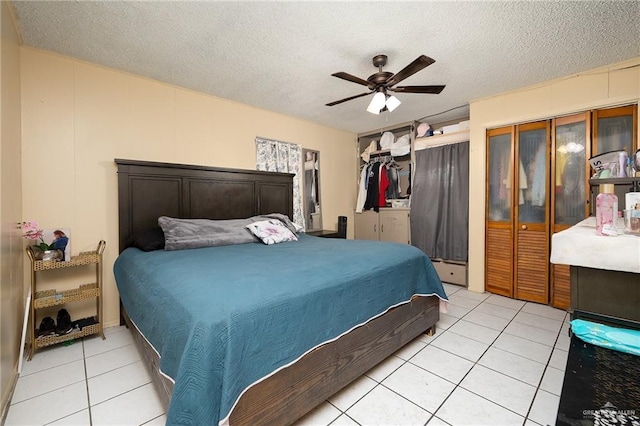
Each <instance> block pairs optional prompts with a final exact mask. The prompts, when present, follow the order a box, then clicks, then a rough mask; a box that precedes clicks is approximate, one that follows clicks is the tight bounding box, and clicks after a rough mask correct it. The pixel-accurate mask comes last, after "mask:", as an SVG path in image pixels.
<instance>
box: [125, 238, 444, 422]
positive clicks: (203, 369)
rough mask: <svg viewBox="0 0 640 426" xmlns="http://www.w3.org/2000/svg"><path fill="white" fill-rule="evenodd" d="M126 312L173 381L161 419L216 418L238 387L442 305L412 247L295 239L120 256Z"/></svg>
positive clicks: (433, 277)
mask: <svg viewBox="0 0 640 426" xmlns="http://www.w3.org/2000/svg"><path fill="white" fill-rule="evenodd" d="M114 273H115V277H116V282H117V285H118V290H119V292H120V297H121V300H122V302H123V304H124V306H125V308H126V310H127V313H128V315H129V317H130V319H131V320H132V322H133V323H134V324H135V326H136V327H137V328H138V329H139V330H140V332H141V333H142V334H143V335H144V336H145V338H146V339H147V340H148V342H149V343H150V344H151V345H152V346H153V347H154V349H155V350H156V351H157V352H158V354H159V356H160V368H161V371H162V373H163V374H165V375H166V376H168V377H169V378H171V379H172V380H173V381H174V383H175V384H174V390H173V394H172V397H171V402H170V404H169V407H168V410H167V423H168V424H177V423H180V424H182V423H186V424H216V423H218V422H220V421H224V420H225V419H226V418H227V417H228V415H229V413H230V412H231V410H232V409H233V406H234V404H235V403H236V401H237V400H238V398H239V397H240V396H241V394H242V392H243V391H244V390H245V389H247V388H248V387H250V386H251V385H252V384H254V383H256V382H258V381H260V380H262V379H263V378H265V377H267V376H269V375H270V374H273V373H274V372H275V371H277V370H279V369H281V368H283V367H285V366H287V365H290V364H292V363H294V362H295V361H296V360H297V359H299V358H300V357H301V356H302V355H304V354H305V353H307V352H309V351H310V350H312V349H313V348H315V347H317V346H319V345H321V344H323V343H326V342H329V341H332V340H334V339H336V338H337V337H339V336H341V335H343V334H345V333H346V332H348V331H350V330H351V329H353V328H355V327H357V326H360V325H362V324H365V323H366V322H367V321H369V320H371V319H372V318H375V317H377V316H379V315H381V314H383V313H385V312H386V311H387V310H389V309H390V308H391V307H394V306H398V305H401V304H403V303H408V302H409V301H410V300H411V297H412V296H414V295H435V296H437V297H439V298H441V299H442V300H446V295H445V292H444V289H443V287H442V283H441V281H440V279H439V278H438V275H437V274H436V272H435V270H434V269H433V266H432V265H431V261H430V260H429V258H428V257H427V256H426V255H425V254H424V253H423V252H422V251H420V250H419V249H417V248H415V247H412V246H408V245H404V244H395V243H384V242H377V241H361V240H342V239H327V238H319V237H313V236H308V235H300V236H299V240H298V241H291V242H286V243H281V244H276V245H271V246H267V245H263V244H260V243H250V244H239V245H233V246H224V247H207V248H200V249H193V250H180V251H164V250H159V251H153V252H143V251H140V250H138V249H135V248H128V249H126V250H124V251H123V252H122V253H121V255H120V256H119V257H118V259H117V260H116V262H115V264H114Z"/></svg>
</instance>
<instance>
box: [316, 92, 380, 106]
mask: <svg viewBox="0 0 640 426" xmlns="http://www.w3.org/2000/svg"><path fill="white" fill-rule="evenodd" d="M370 94H371V92H367V93H360V94H359V95H355V96H351V97H349V98H344V99H340V100H339V101H335V102H331V103H328V104H327V106H334V105H338V104H341V103H343V102H347V101H350V100H351V99H355V98H361V97H363V96H367V95H370Z"/></svg>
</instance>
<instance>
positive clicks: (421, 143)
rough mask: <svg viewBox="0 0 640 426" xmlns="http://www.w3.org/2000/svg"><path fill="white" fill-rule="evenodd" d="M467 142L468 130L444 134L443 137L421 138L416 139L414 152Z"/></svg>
mask: <svg viewBox="0 0 640 426" xmlns="http://www.w3.org/2000/svg"><path fill="white" fill-rule="evenodd" d="M468 140H469V130H461V131H459V132H452V133H445V134H444V135H434V136H428V137H423V138H416V140H415V148H414V149H415V150H416V151H419V150H421V149H427V148H433V147H435V146H440V145H447V144H450V143H458V142H466V141H468Z"/></svg>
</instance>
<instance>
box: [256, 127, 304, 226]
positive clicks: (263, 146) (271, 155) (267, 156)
mask: <svg viewBox="0 0 640 426" xmlns="http://www.w3.org/2000/svg"><path fill="white" fill-rule="evenodd" d="M301 156H302V149H301V148H300V145H296V144H293V143H287V142H279V141H274V140H270V139H262V138H256V161H257V167H256V169H257V170H263V171H267V172H282V173H293V174H295V177H294V178H293V222H294V223H296V224H298V225H300V226H302V227H303V228H304V216H303V214H302V193H301V192H300V168H301V164H302V158H301ZM274 213H275V212H274ZM278 213H279V212H278Z"/></svg>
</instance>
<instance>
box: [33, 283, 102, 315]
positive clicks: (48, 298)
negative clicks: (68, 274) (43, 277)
mask: <svg viewBox="0 0 640 426" xmlns="http://www.w3.org/2000/svg"><path fill="white" fill-rule="evenodd" d="M99 295H100V289H99V288H98V284H96V283H91V284H83V285H81V286H80V287H78V288H74V289H71V290H65V291H60V292H58V291H56V290H45V291H38V292H36V297H35V299H34V301H33V304H34V307H35V308H36V309H40V308H46V307H48V306H56V305H62V304H63V303H68V302H75V301H77V300H84V299H91V298H94V297H98V296H99Z"/></svg>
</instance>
